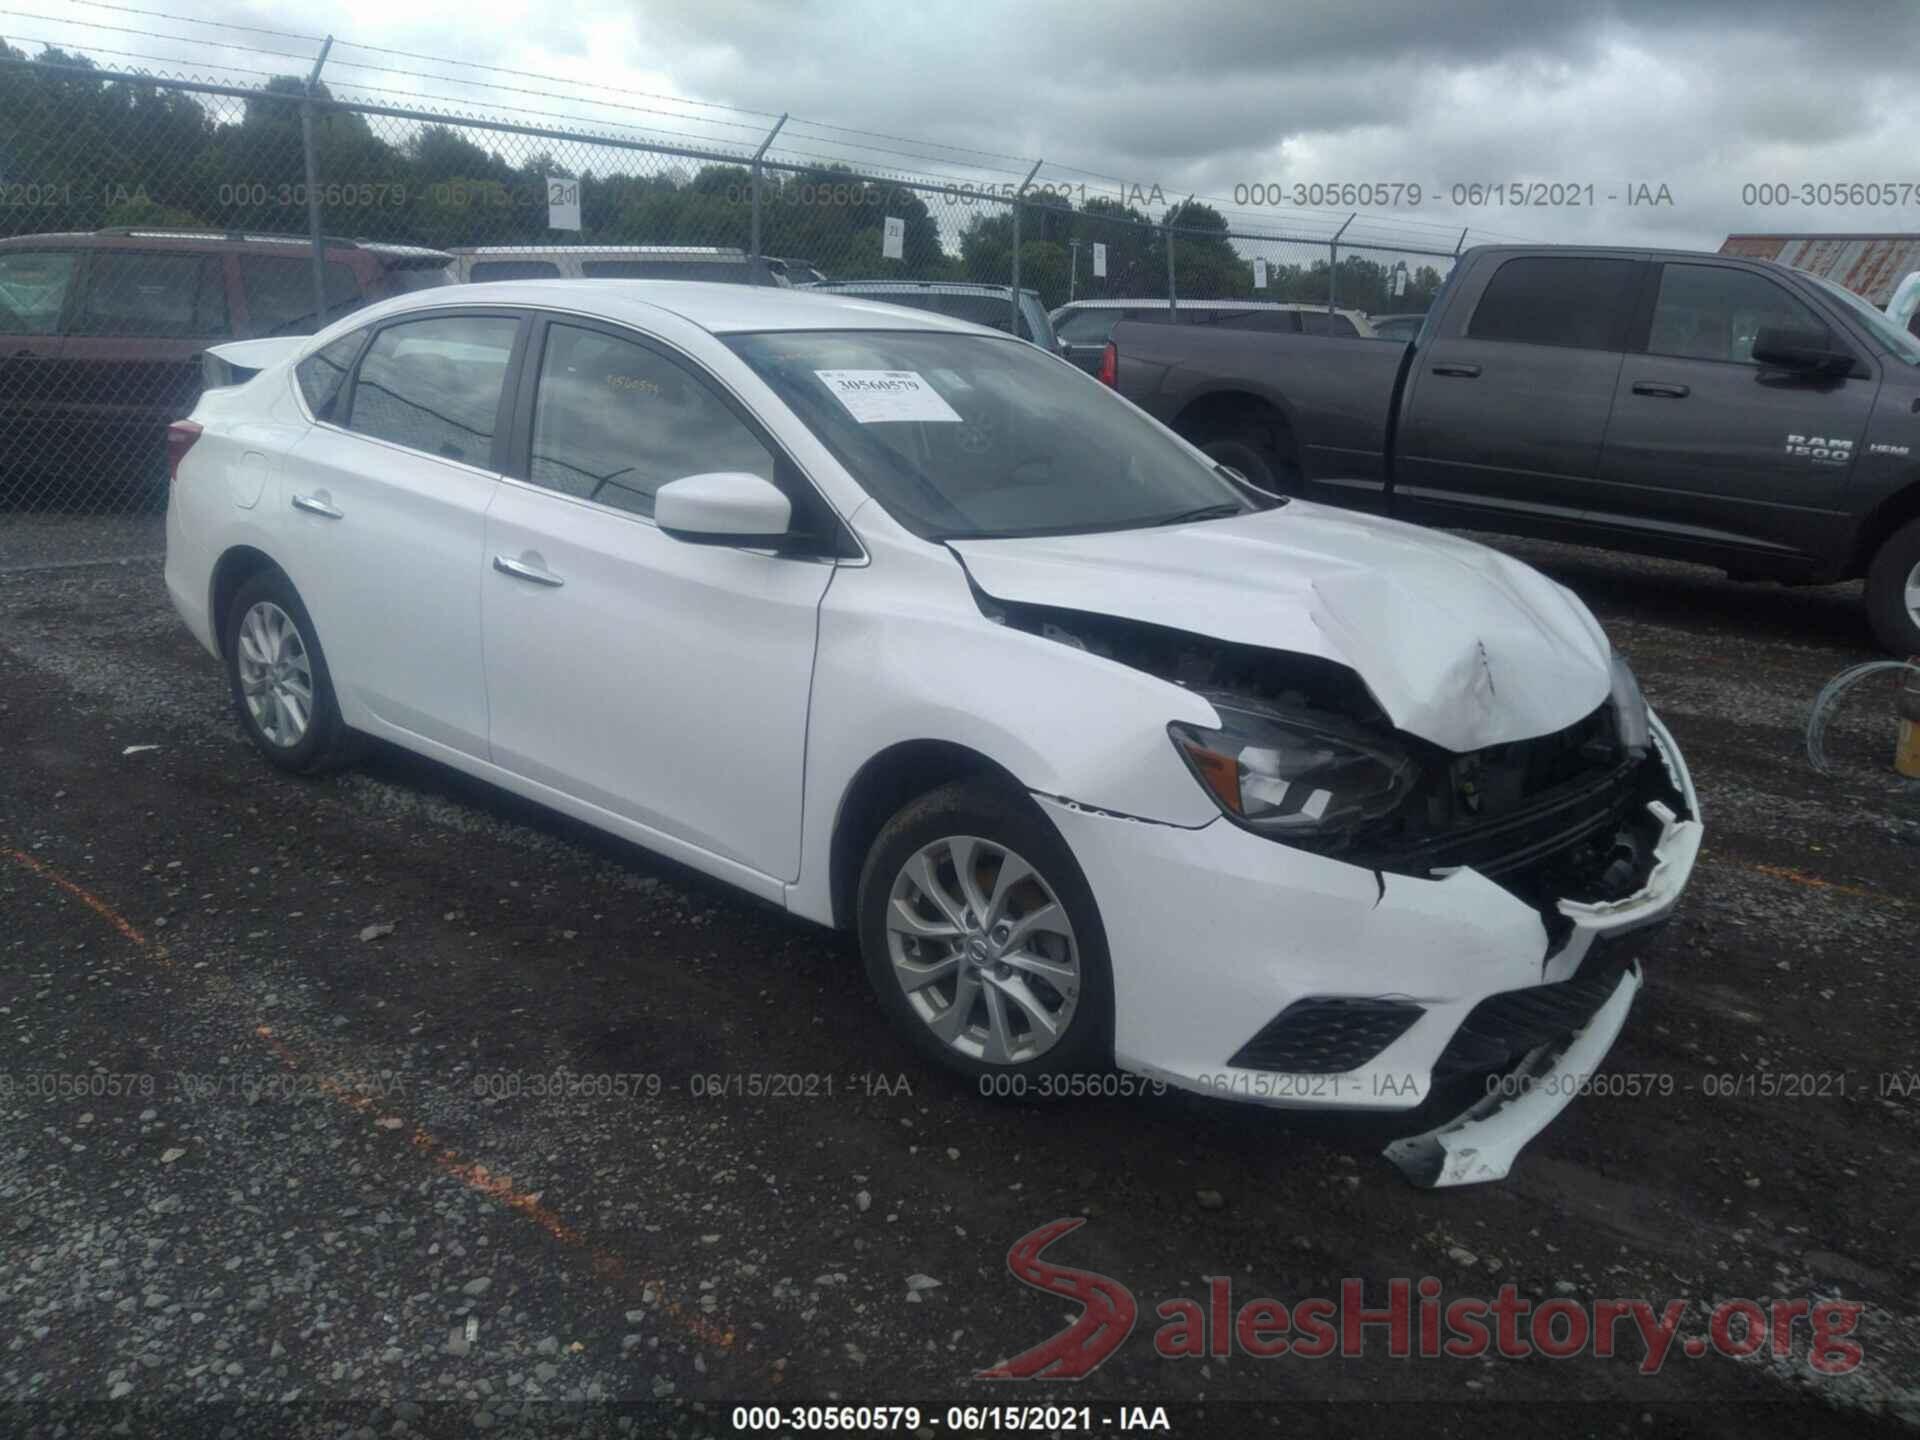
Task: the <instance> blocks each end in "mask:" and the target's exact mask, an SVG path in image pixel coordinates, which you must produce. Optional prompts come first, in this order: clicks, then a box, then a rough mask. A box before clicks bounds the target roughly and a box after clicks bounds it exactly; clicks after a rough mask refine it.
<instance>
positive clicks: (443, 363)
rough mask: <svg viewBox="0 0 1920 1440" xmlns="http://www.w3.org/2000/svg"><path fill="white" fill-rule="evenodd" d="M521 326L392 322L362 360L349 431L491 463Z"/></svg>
mask: <svg viewBox="0 0 1920 1440" xmlns="http://www.w3.org/2000/svg"><path fill="white" fill-rule="evenodd" d="M519 329H520V322H519V321H518V320H514V319H511V318H509V317H507V316H504V315H449V316H444V317H442V318H439V319H434V320H410V321H408V322H406V323H405V324H403V325H389V326H388V327H387V328H386V329H384V330H382V331H381V332H380V333H379V334H377V335H375V336H374V337H373V344H372V346H370V347H369V348H368V350H367V358H366V359H364V360H362V361H361V362H360V373H359V375H358V376H357V377H356V378H355V380H354V382H353V414H352V416H351V417H350V419H349V420H348V422H347V423H348V428H349V429H351V430H354V431H357V432H358V433H360V434H362V435H371V436H373V437H374V438H375V439H378V440H391V441H392V442H393V443H394V444H396V445H405V446H407V447H408V448H409V449H413V450H424V451H425V452H426V453H427V454H429V455H439V456H442V457H444V458H445V459H448V460H459V461H461V462H463V463H464V464H468V465H487V464H489V463H491V461H492V457H493V432H494V423H495V420H496V418H497V417H498V415H499V410H500V392H501V390H502V389H503V388H504V387H505V385H506V380H507V362H508V360H510V359H511V358H512V356H513V341H514V337H515V335H517V334H518V332H519Z"/></svg>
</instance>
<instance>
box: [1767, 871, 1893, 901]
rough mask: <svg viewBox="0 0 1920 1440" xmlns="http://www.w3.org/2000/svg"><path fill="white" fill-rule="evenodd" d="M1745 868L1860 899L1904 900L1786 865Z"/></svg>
mask: <svg viewBox="0 0 1920 1440" xmlns="http://www.w3.org/2000/svg"><path fill="white" fill-rule="evenodd" d="M1747 869H1749V870H1752V871H1754V872H1755V873H1756V874H1760V875H1771V876H1772V877H1773V878H1774V879H1775V880H1791V881H1792V882H1793V883H1794V884H1795V885H1805V886H1808V887H1809V888H1811V889H1814V890H1832V891H1833V892H1835V893H1836V894H1839V895H1857V896H1859V897H1860V898H1861V899H1862V900H1879V901H1883V902H1884V903H1886V904H1889V905H1904V904H1905V903H1906V902H1905V901H1904V900H1896V899H1895V898H1894V897H1893V896H1891V895H1882V894H1880V893H1879V892H1878V891H1874V890H1869V889H1867V888H1866V887H1865V886H1861V885H1843V884H1841V883H1840V882H1839V881H1838V880H1822V879H1821V878H1820V877H1819V876H1818V875H1809V874H1807V872H1806V871H1804V870H1795V869H1793V868H1792V867H1791V866H1788V865H1758V864H1751V863H1750V864H1749V865H1748V866H1747Z"/></svg>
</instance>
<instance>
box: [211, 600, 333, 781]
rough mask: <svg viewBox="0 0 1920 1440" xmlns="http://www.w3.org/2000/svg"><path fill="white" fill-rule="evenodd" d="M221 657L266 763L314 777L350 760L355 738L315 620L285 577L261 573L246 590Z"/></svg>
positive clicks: (236, 603) (229, 619)
mask: <svg viewBox="0 0 1920 1440" xmlns="http://www.w3.org/2000/svg"><path fill="white" fill-rule="evenodd" d="M221 650H222V652H223V653H224V654H225V656H226V661H227V683H228V686H229V688H230V689H231V690H232V692H233V704H234V709H235V710H236V711H237V712H238V713H239V716H240V728H241V729H243V730H245V731H246V733H247V738H248V739H250V740H251V741H253V744H254V748H255V749H257V750H258V751H259V752H260V753H261V754H262V755H264V756H265V757H266V758H267V759H268V761H270V762H271V763H272V764H274V765H277V766H278V767H279V768H280V769H282V770H287V771H291V772H292V773H293V774H296V775H316V774H320V773H322V772H324V771H327V770H331V769H334V768H336V767H337V766H340V765H343V764H345V763H346V762H347V761H349V760H351V759H352V757H353V753H354V748H355V747H354V746H353V744H352V737H353V732H352V731H350V730H348V729H347V726H346V723H345V722H344V721H342V720H341V718H340V706H339V703H338V702H337V701H336V700H335V698H334V693H333V677H332V674H331V673H330V672H329V671H328V669H327V660H326V656H325V655H324V654H322V653H321V650H320V639H319V636H318V635H317V634H316V633H315V631H314V628H313V617H312V616H310V615H308V614H307V607H306V606H305V605H304V604H302V603H301V600H300V595H299V592H298V591H296V590H295V589H294V588H293V582H292V581H291V580H289V579H287V577H286V576H285V575H283V574H281V573H280V572H279V571H278V570H262V571H260V572H259V573H257V574H255V575H253V576H252V577H251V578H249V579H248V580H247V581H246V582H245V583H244V584H242V585H241V587H240V590H239V593H237V594H236V595H235V596H234V597H233V604H232V605H230V606H228V607H227V616H226V623H225V627H224V628H223V630H222V631H221Z"/></svg>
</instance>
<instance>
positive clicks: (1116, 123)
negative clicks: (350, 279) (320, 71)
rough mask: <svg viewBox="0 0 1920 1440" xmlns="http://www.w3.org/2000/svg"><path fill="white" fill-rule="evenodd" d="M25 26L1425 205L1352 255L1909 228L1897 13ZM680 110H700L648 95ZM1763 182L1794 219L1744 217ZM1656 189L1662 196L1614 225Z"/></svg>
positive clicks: (356, 9)
mask: <svg viewBox="0 0 1920 1440" xmlns="http://www.w3.org/2000/svg"><path fill="white" fill-rule="evenodd" d="M16 3H18V4H20V9H19V10H0V35H4V36H5V37H6V38H7V39H8V40H9V41H11V42H12V43H14V44H16V45H19V44H22V43H23V42H25V43H26V45H27V48H28V49H29V50H32V49H35V48H37V47H36V46H34V45H33V44H32V43H31V42H33V41H43V40H57V41H60V42H61V43H63V44H66V45H69V46H73V47H75V48H81V49H86V50H89V51H90V52H92V53H94V54H95V55H96V56H97V57H98V58H99V60H100V61H101V63H102V64H105V65H115V64H119V65H126V66H145V67H148V68H155V69H160V68H167V62H168V61H175V62H177V64H176V66H175V67H174V68H178V69H190V70H192V71H193V72H195V73H199V74H203V75H214V74H218V73H232V74H234V75H235V77H236V78H239V79H241V80H242V81H243V82H244V81H245V80H246V78H247V77H246V76H245V75H244V73H241V72H245V71H259V70H290V69H297V68H300V67H299V65H298V63H297V61H296V60H294V59H290V58H286V56H300V55H309V54H311V53H312V52H313V49H314V45H313V43H312V41H311V39H310V38H308V37H312V36H315V35H317V34H318V33H320V32H321V31H323V30H330V31H331V32H332V33H333V34H334V35H336V36H337V37H338V40H339V42H341V43H338V44H336V47H335V50H334V52H333V58H332V60H331V61H330V62H329V65H328V69H327V74H328V76H329V78H330V80H331V83H332V84H333V86H334V88H335V90H336V92H337V93H352V92H354V91H356V90H359V91H361V92H362V93H366V94H369V95H372V96H377V98H382V99H385V100H387V101H388V102H389V103H405V102H404V100H403V99H402V96H411V97H415V98H419V99H426V100H431V101H432V102H433V103H437V104H448V103H456V102H457V103H460V104H462V105H464V106H466V107H469V108H471V109H474V110H476V111H479V110H488V109H492V110H496V111H497V112H499V113H501V114H502V115H506V114H508V107H512V108H513V110H514V111H515V112H518V113H517V115H516V116H515V118H523V119H526V120H527V121H528V123H548V122H544V121H539V120H534V119H532V118H531V117H530V115H529V114H528V112H536V111H537V112H540V113H542V114H545V115H574V116H581V117H588V116H591V117H593V118H595V119H596V120H597V121H600V122H605V123H608V124H611V123H613V122H616V121H618V122H622V123H624V124H626V125H629V126H636V127H641V128H643V129H645V130H648V131H653V132H673V133H681V134H688V135H697V136H699V137H701V139H702V141H703V142H705V143H708V144H712V145H716V146H720V147H724V148H728V149H738V148H739V147H741V146H742V145H745V146H748V147H749V148H750V147H751V146H752V145H753V144H755V143H757V138H756V131H757V127H760V126H762V125H764V124H766V123H768V122H767V121H766V120H765V119H763V118H762V116H761V115H757V114H753V113H740V112H742V111H744V112H765V113H766V114H776V113H778V112H781V111H787V112H791V114H792V115H793V117H794V119H793V120H792V121H790V122H789V125H788V127H787V130H786V132H785V133H784V135H783V136H782V139H781V141H780V143H779V144H778V145H777V146H776V149H775V152H774V153H775V154H776V155H786V156H788V157H789V158H793V159H801V158H813V157H832V158H838V159H842V160H846V161H851V162H854V163H861V164H866V165H870V166H873V167H876V168H881V169H885V170H886V171H888V172H890V173H902V172H906V173H915V174H922V175H925V174H930V173H939V174H943V175H950V176H962V177H966V178H969V179H972V180H975V181H984V182H989V183H994V184H999V183H1002V182H1005V181H1008V180H1011V181H1013V182H1015V183H1017V182H1018V180H1019V178H1020V177H1021V175H1023V174H1024V172H1025V168H1026V167H1025V165H1024V164H1023V163H1021V160H1020V159H1017V158H1014V157H1044V158H1045V160H1046V161H1047V165H1046V168H1045V169H1043V170H1042V172H1041V175H1042V178H1043V179H1046V180H1052V181H1054V182H1056V183H1061V184H1071V185H1074V186H1078V185H1081V184H1084V185H1085V186H1086V187H1087V193H1088V194H1093V193H1108V194H1112V193H1115V192H1117V191H1120V190H1122V189H1125V190H1128V191H1132V190H1133V189H1134V187H1138V189H1139V191H1140V192H1141V193H1142V194H1145V195H1148V196H1152V190H1151V187H1153V186H1156V185H1157V186H1158V187H1160V193H1161V195H1163V196H1165V197H1168V198H1171V199H1174V200H1178V199H1182V198H1184V197H1185V195H1186V194H1188V193H1189V192H1197V193H1198V194H1199V195H1201V196H1202V197H1207V198H1210V199H1212V201H1213V202H1214V203H1215V205H1216V206H1217V208H1220V209H1222V210H1226V211H1232V212H1236V213H1234V214H1233V215H1232V218H1233V219H1234V221H1235V223H1236V224H1237V225H1241V224H1244V225H1246V226H1249V227H1254V226H1258V227H1260V228H1264V229H1276V230H1287V231H1291V232H1295V233H1301V234H1315V235H1317V234H1325V233H1327V232H1328V231H1329V230H1331V229H1332V228H1333V227H1334V226H1337V225H1338V224H1339V223H1340V222H1341V221H1342V220H1343V219H1344V218H1345V216H1346V214H1347V213H1348V211H1349V210H1350V209H1351V208H1353V207H1349V206H1326V205H1322V206H1317V207H1306V208H1301V207H1297V206H1295V205H1293V204H1291V203H1286V204H1277V205H1275V204H1265V205H1263V204H1260V203H1257V202H1258V200H1286V201H1289V202H1290V201H1291V200H1292V198H1293V196H1294V190H1293V187H1294V186H1296V185H1303V186H1314V185H1322V186H1324V185H1328V184H1336V185H1337V184H1339V183H1342V182H1386V183H1389V184H1391V183H1394V182H1400V183H1402V184H1404V185H1409V186H1410V185H1418V186H1419V187H1420V188H1421V190H1422V191H1423V193H1424V199H1423V202H1422V203H1421V204H1420V205H1418V206H1417V207H1415V206H1411V205H1407V204H1402V205H1400V206H1399V207H1397V208H1396V207H1393V206H1391V205H1378V204H1377V205H1374V206H1372V207H1368V208H1364V209H1362V211H1361V220H1360V221H1359V222H1357V225H1356V229H1355V231H1354V232H1353V233H1354V234H1356V235H1358V234H1360V233H1362V232H1363V230H1364V231H1365V233H1368V234H1371V235H1374V236H1379V237H1385V236H1389V235H1391V236H1397V237H1400V238H1402V239H1405V240H1408V241H1409V242H1412V241H1416V240H1419V241H1424V242H1426V243H1429V244H1437V245H1440V246H1441V247H1442V248H1450V247H1451V245H1452V243H1453V241H1454V238H1455V237H1456V236H1458V234H1459V233H1460V230H1461V229H1462V228H1463V227H1470V228H1471V229H1472V231H1473V235H1474V237H1475V238H1483V239H1484V238H1518V239H1537V240H1559V239H1591V240H1608V241H1614V242H1618V243H1628V244H1635V243H1639V244H1670V245H1685V246H1699V247H1703V248H1713V247H1716V246H1717V245H1718V244H1719V243H1720V241H1721V239H1722V238H1724V236H1725V235H1726V234H1727V233H1729V232H1730V231H1767V232H1771V231H1807V230H1815V231H1819V230H1827V231H1843V230H1863V231H1915V230H1920V146H1916V144H1915V140H1916V137H1917V136H1920V87H1916V85H1915V83H1914V69H1913V66H1914V57H1915V56H1916V54H1920V5H1916V4H1914V3H1910V0H1815V3H1808V0H1798V3H1792V4H1789V3H1784V0H1692V3H1682V4H1674V3H1672V0H1665V3H1655V0H1610V3H1609V0H1575V3H1560V0H1532V3H1496V0H1452V3H1441V4H1436V3H1432V0H1371V3H1358V4H1356V3H1354V0H1292V3H1285V0H1280V3H1275V0H1268V3H1260V0H1216V3H1204V0H1203V3H1199V4H1173V3H1164V4H1151V3H1142V0H1099V3H1097V4H1094V5H1071V6H1069V5H1046V4H1042V3H1036V0H1029V3H1025V4H1001V3H995V0H919V3H903V0H834V3H827V0H570V3H563V4H556V3H551V0H548V3H530V0H459V3H453V0H331V3H329V4H328V5H325V6H308V5H295V4H291V3H270V0H194V3H192V4H189V3H188V0H138V3H137V4H136V5H134V6H133V7H132V8H131V9H130V8H123V7H121V6H119V5H117V4H114V5H110V4H106V3H95V0H33V3H31V4H27V3H24V0H16ZM137 11H146V12H150V13H146V14H141V13H137ZM22 12H29V13H28V14H23V13H22ZM152 12H161V13H170V14H173V15H176V16H182V17H185V16H191V17H193V20H194V21H202V22H204V21H223V22H228V23H229V24H230V25H231V26H236V27H237V26H249V27H255V28H254V29H252V30H241V29H223V28H218V27H216V26H212V25H208V24H204V23H192V22H191V21H189V20H186V19H177V20H166V19H160V18H156V14H155V13H152ZM29 14H30V15H32V16H41V17H52V18H39V19H35V18H29ZM109 27H119V28H109ZM129 32H131V33H129ZM263 32H282V33H278V34H275V33H263ZM163 36H164V37H174V38H160V37H163ZM346 42H355V43H352V44H349V43H346ZM243 46H244V47H252V49H251V50H247V49H242V48H239V47H243ZM366 47H386V49H387V50H390V51H406V52H412V56H401V55H393V54H386V53H380V52H379V51H376V50H374V49H370V48H366ZM260 50H269V51H281V52H285V55H284V56H272V55H263V54H260V53H257V52H258V51H260ZM112 51H121V52H130V53H128V54H122V55H114V54H112V53H110V52H112ZM413 56H417V57H430V58H412V57H413ZM135 57H144V58H135ZM456 62H468V63H467V64H465V65H463V64H459V63H456ZM475 65H485V66H496V67H503V68H502V70H483V69H475V68H471V67H472V66H475ZM380 66H385V67H393V68H391V69H385V70H383V69H378V68H373V67H380ZM221 67H225V70H223V69H222V68H221ZM503 71H517V72H523V73H521V74H508V73H503ZM531 76H548V77H557V78H559V79H563V80H566V81H569V82H572V84H570V85H559V84H556V83H554V82H553V81H552V80H546V79H537V78H529V77H531ZM474 82H486V83H474ZM371 87H379V89H378V91H377V92H376V91H375V90H374V89H373V88H371ZM490 87H491V88H490ZM586 87H594V88H586ZM616 92H627V99H626V105H627V107H628V108H626V109H624V110H623V109H621V108H619V95H618V94H617V93H616ZM670 96H677V97H685V98H686V99H687V100H690V101H697V102H705V103H704V104H675V103H672V102H671V101H669V100H666V99H662V98H658V97H670ZM593 102H600V103H593ZM723 107H735V108H731V109H730V108H723ZM1516 181H1519V182H1531V181H1538V182H1546V183H1556V182H1557V183H1559V184H1561V185H1563V186H1568V187H1576V188H1577V190H1578V193H1579V196H1580V198H1581V199H1582V200H1583V201H1585V200H1586V199H1587V198H1588V191H1587V188H1586V187H1588V186H1589V185H1590V186H1591V187H1592V192H1591V193H1592V200H1593V204H1592V205H1591V206H1590V207H1589V206H1585V205H1583V206H1582V207H1581V208H1577V209H1569V208H1554V207H1551V206H1546V207H1534V206H1513V205H1506V206H1502V205H1479V206H1475V205H1472V204H1456V203H1454V201H1455V198H1456V197H1455V195H1454V192H1453V187H1454V186H1455V185H1456V184H1458V185H1470V184H1475V183H1479V184H1486V183H1490V182H1491V183H1504V182H1516ZM1855 181H1864V182H1883V183H1884V182H1893V184H1894V186H1895V187H1896V188H1897V186H1898V185H1900V184H1902V183H1904V184H1906V185H1907V186H1908V187H1909V188H1908V193H1907V198H1908V200H1909V203H1908V204H1906V205H1904V206H1902V205H1899V204H1897V203H1896V204H1893V205H1882V206H1856V207H1852V208H1847V207H1838V206H1834V205H1831V204H1827V205H1821V204H1812V205H1807V204H1802V203H1799V201H1800V198H1801V197H1800V195H1799V193H1798V192H1799V187H1800V186H1802V185H1815V186H1817V185H1821V184H1832V183H1836V182H1855ZM1760 183H1765V184H1769V185H1780V186H1782V187H1784V189H1783V192H1782V193H1784V194H1786V195H1787V196H1789V197H1790V198H1791V199H1792V201H1793V202H1794V203H1790V204H1786V205H1776V206H1769V207H1762V206H1756V205H1752V204H1746V203H1743V198H1744V196H1743V187H1744V186H1746V185H1749V184H1760ZM1246 186H1262V187H1271V188H1267V189H1263V190H1261V191H1259V192H1254V191H1249V190H1244V189H1241V188H1240V187H1246ZM1638 187H1646V191H1645V192H1642V191H1641V190H1640V189H1639V188H1638ZM1661 187H1664V188H1665V192H1666V194H1667V195H1669V196H1671V203H1659V204H1655V205H1630V204H1629V203H1628V197H1629V196H1630V195H1635V194H1640V193H1648V192H1650V193H1652V194H1654V195H1655V196H1658V195H1659V192H1660V190H1661ZM1236 193H1238V195H1239V197H1240V198H1242V199H1244V200H1245V201H1246V202H1247V203H1243V204H1239V205H1237V206H1236V205H1235V204H1234V201H1235V198H1236ZM1402 193H1403V196H1404V195H1405V194H1406V193H1407V192H1405V191H1403V192H1402ZM1812 198H1813V199H1815V200H1816V201H1818V200H1820V199H1823V198H1825V197H1823V196H1822V195H1820V194H1818V193H1817V192H1816V194H1815V195H1814V196H1813V197H1812ZM1893 198H1894V199H1896V200H1897V199H1898V198H1899V197H1898V195H1897V194H1896V195H1894V197H1893ZM1162 203H1163V202H1161V203H1155V204H1153V205H1152V206H1151V208H1152V209H1153V210H1154V211H1155V213H1158V211H1159V210H1160V208H1161V205H1162ZM1367 227H1370V228H1367Z"/></svg>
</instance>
